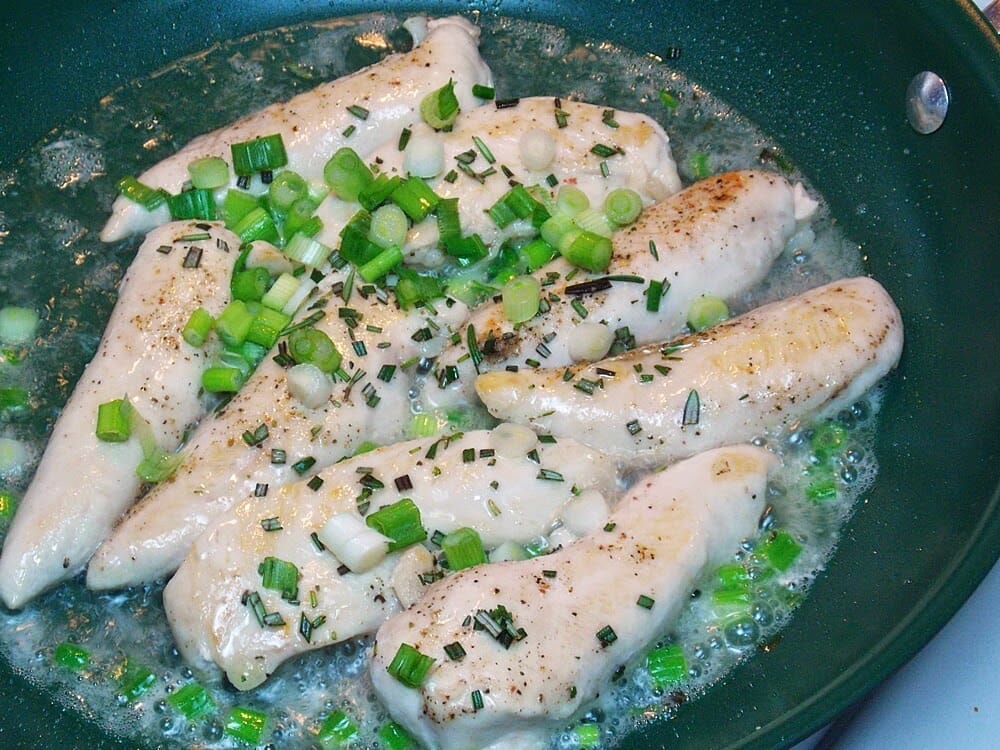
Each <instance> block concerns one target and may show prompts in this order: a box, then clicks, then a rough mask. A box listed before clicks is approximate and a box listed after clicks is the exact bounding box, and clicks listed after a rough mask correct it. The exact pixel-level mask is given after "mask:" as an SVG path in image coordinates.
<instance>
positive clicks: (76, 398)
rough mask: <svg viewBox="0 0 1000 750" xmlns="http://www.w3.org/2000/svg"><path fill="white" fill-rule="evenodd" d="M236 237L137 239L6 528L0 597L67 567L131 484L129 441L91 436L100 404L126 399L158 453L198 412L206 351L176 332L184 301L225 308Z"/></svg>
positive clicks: (24, 594) (36, 589) (177, 229)
mask: <svg viewBox="0 0 1000 750" xmlns="http://www.w3.org/2000/svg"><path fill="white" fill-rule="evenodd" d="M205 235H207V239H193V240H189V239H186V237H189V236H193V237H204V236H205ZM239 245H240V241H239V238H238V237H236V235H234V234H233V233H232V232H229V231H228V230H226V229H224V228H223V227H222V226H221V225H219V224H214V223H213V224H209V223H202V222H187V221H185V222H173V223H170V224H165V225H164V226H161V227H159V228H158V229H156V230H155V231H153V232H151V233H150V234H149V236H148V237H147V238H146V240H145V242H143V243H142V245H141V246H140V247H139V250H138V251H137V253H136V256H135V258H134V260H133V261H132V264H131V265H130V266H129V269H128V271H127V272H126V274H125V277H124V279H123V281H122V284H121V288H120V290H119V294H118V301H117V303H116V304H115V308H114V310H113V311H112V313H111V319H110V321H109V323H108V326H107V328H106V329H105V331H104V335H103V337H102V338H101V342H100V344H99V345H98V348H97V352H96V354H95V355H94V358H93V359H92V360H91V362H90V364H88V365H87V367H86V369H85V370H84V372H83V374H82V375H81V376H80V380H79V381H78V382H77V384H76V387H75V388H74V390H73V393H72V395H71V396H70V398H69V401H68V402H67V403H66V406H65V407H63V410H62V413H61V414H60V416H59V419H58V420H56V423H55V426H54V427H53V429H52V435H51V437H50V438H49V442H48V445H47V446H46V448H45V453H44V454H43V456H42V460H41V463H40V464H39V466H38V469H37V471H36V472H35V476H34V479H33V480H32V482H31V485H30V486H29V487H28V490H27V492H26V493H25V495H24V499H23V500H22V501H21V504H20V507H19V508H18V512H17V514H16V516H15V517H14V521H13V524H12V525H11V528H10V532H9V533H8V534H7V539H6V541H5V543H4V547H3V554H2V555H0V599H3V601H4V603H5V604H6V605H7V606H8V607H12V608H18V607H22V606H24V604H26V603H27V602H28V601H30V600H31V599H32V598H33V597H35V596H37V595H38V594H39V593H41V592H42V591H43V590H45V589H46V588H48V587H50V586H52V585H54V584H56V583H58V582H59V581H62V580H64V579H66V578H69V577H71V576H73V575H75V574H76V573H78V572H79V571H80V569H81V568H82V566H83V565H84V564H86V562H87V560H89V559H90V556H91V554H93V552H94V550H95V549H97V546H98V545H99V544H100V543H101V542H102V541H103V540H104V539H105V537H107V535H108V534H109V533H110V532H111V527H112V526H113V524H114V523H115V521H117V520H118V518H119V516H120V515H121V514H122V512H123V511H124V510H125V509H126V508H127V507H128V506H129V505H131V503H132V502H133V500H134V499H135V497H136V494H137V493H138V492H139V488H140V484H141V482H140V479H139V477H138V475H137V474H136V468H137V466H138V464H139V462H140V460H141V459H142V450H141V448H140V447H139V444H138V442H137V441H136V440H130V441H128V442H120V443H112V442H102V441H101V440H98V438H97V436H96V434H95V427H96V424H97V409H98V406H99V405H100V404H102V403H105V402H107V401H112V400H114V399H119V398H124V397H125V396H128V398H129V400H130V401H131V403H132V404H133V406H134V407H135V408H136V409H137V410H138V412H139V414H141V415H142V416H143V417H144V418H145V419H146V420H147V421H148V422H149V423H150V425H151V426H152V429H153V433H154V434H155V436H156V439H157V440H158V442H159V444H160V446H161V447H162V448H164V449H165V450H173V449H174V448H176V447H177V446H178V445H179V443H180V441H181V438H182V437H183V434H184V431H185V430H186V429H187V428H189V427H190V426H191V424H192V423H193V422H195V421H196V420H197V419H198V418H199V417H200V416H201V415H202V413H203V412H204V410H205V408H206V404H204V403H203V402H202V400H201V399H199V396H198V393H199V388H200V384H201V372H202V369H203V368H204V367H205V363H206V362H207V361H210V360H211V358H212V357H213V356H214V354H215V353H216V352H215V348H214V347H213V346H211V345H209V346H206V347H204V348H196V347H192V346H190V345H188V344H187V343H186V342H185V341H184V340H183V339H182V338H181V331H182V329H183V328H184V325H185V323H186V322H187V319H188V316H190V314H191V312H192V311H193V310H194V309H195V308H197V307H199V306H201V307H204V308H205V309H206V310H208V311H209V312H210V313H211V314H212V315H218V314H219V312H221V311H222V309H223V308H224V307H225V305H226V303H227V302H228V301H229V277H230V274H231V272H232V268H233V263H234V262H235V260H236V256H237V255H238V250H239ZM195 259H197V262H195Z"/></svg>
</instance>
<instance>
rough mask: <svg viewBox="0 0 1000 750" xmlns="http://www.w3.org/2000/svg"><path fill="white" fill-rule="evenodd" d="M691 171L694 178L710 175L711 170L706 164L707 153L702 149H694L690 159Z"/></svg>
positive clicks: (703, 177) (700, 178)
mask: <svg viewBox="0 0 1000 750" xmlns="http://www.w3.org/2000/svg"><path fill="white" fill-rule="evenodd" d="M690 164H691V173H692V174H693V175H694V178H695V179H696V180H704V179H706V178H708V177H711V176H712V170H711V169H710V168H709V166H708V154H706V153H705V152H703V151H695V152H694V153H693V154H691V159H690Z"/></svg>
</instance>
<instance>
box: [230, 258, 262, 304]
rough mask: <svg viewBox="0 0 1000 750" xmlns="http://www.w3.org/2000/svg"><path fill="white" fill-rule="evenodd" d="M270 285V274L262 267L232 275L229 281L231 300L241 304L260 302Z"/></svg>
mask: <svg viewBox="0 0 1000 750" xmlns="http://www.w3.org/2000/svg"><path fill="white" fill-rule="evenodd" d="M270 285H271V274H269V273H268V272H267V269H266V268H264V267H263V266H256V267H254V268H247V269H245V270H243V271H239V272H237V273H234V274H233V277H232V278H231V279H230V281H229V289H230V293H231V296H232V298H233V299H238V300H242V301H243V302H260V300H261V298H262V297H263V296H264V293H265V292H267V289H268V287H269V286H270Z"/></svg>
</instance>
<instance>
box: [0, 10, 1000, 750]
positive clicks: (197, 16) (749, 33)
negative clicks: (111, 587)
mask: <svg viewBox="0 0 1000 750" xmlns="http://www.w3.org/2000/svg"><path fill="white" fill-rule="evenodd" d="M373 5H374V4H365V3H359V2H329V3H327V2H313V1H310V0H302V1H299V2H291V1H287V0H286V1H282V2H268V3H259V4H246V3H237V2H233V1H232V0H222V1H220V2H217V3H213V4H212V5H211V6H203V5H202V4H200V3H196V2H190V1H189V2H185V1H181V0H170V1H166V2H153V1H152V0H143V1H140V2H133V3H129V4H124V5H120V4H118V3H114V2H110V1H108V0H98V1H96V2H94V1H92V2H87V3H83V2H75V3H70V4H65V3H63V2H56V1H55V0H42V1H40V2H35V3H32V4H30V6H28V4H5V7H4V8H3V10H2V11H0V17H2V18H3V20H4V24H3V26H4V28H5V30H6V31H7V36H6V39H5V42H4V47H5V51H4V55H3V57H4V62H3V66H2V69H0V92H2V93H3V96H2V97H0V129H2V131H3V138H2V139H0V166H9V165H11V164H13V163H14V161H15V159H16V156H17V154H18V153H20V152H21V151H23V150H24V149H25V148H27V147H28V146H30V145H31V144H32V143H33V142H34V141H35V140H37V139H38V138H39V137H41V136H42V135H44V133H45V132H46V131H47V130H49V129H50V128H52V127H54V126H56V125H57V124H59V123H60V122H61V121H63V120H64V119H65V118H67V117H68V116H69V115H70V114H71V113H73V112H75V111H77V110H79V109H80V108H82V107H84V106H86V105H89V104H90V103H92V102H93V101H94V100H96V99H97V98H98V97H99V96H100V95H102V94H103V93H106V92H107V91H108V90H110V89H112V88H115V87H116V86H118V85H120V83H122V82H123V81H124V80H127V79H129V78H132V77H135V76H141V75H144V74H147V73H149V72H151V71H152V70H155V69H156V68H158V67H160V66H162V65H163V64H165V63H166V62H168V61H170V60H173V59H175V58H177V57H180V56H182V55H184V54H189V53H191V52H194V51H197V50H198V49H201V48H204V47H206V46H208V45H209V44H211V43H212V41H213V40H217V39H228V38H232V37H235V36H240V35H243V34H246V33H249V32H251V31H254V30H258V29H264V28H270V27H273V26H278V25H282V24H287V23H294V22H298V21H304V20H308V19H311V18H320V17H324V16H328V15H348V14H353V13H357V12H362V11H364V10H365V9H366V8H369V9H370V8H372V7H373ZM579 5H580V4H576V3H574V4H568V3H563V4H560V3H557V2H494V3H485V4H477V3H456V2H424V3H409V2H400V3H394V6H396V7H397V8H400V9H413V10H426V11H429V12H431V13H435V14H441V13H446V12H450V11H454V10H456V9H457V10H461V11H468V10H470V9H474V8H476V7H477V6H482V9H483V10H484V11H485V12H497V11H499V12H502V13H506V14H510V15H515V16H521V17H526V18H530V19H532V20H538V21H543V22H549V23H554V24H557V25H561V26H566V27H569V28H573V29H576V30H578V31H580V32H581V33H582V34H584V35H586V36H589V37H591V38H607V39H609V40H612V41H614V42H617V43H620V44H623V45H625V46H628V47H631V48H632V49H635V50H640V51H647V52H649V53H652V54H656V55H660V56H665V55H666V50H667V48H669V47H674V46H676V47H680V48H681V50H682V54H681V56H680V58H679V59H678V60H676V61H673V62H674V64H676V66H677V67H678V68H679V69H680V70H682V71H683V72H684V73H686V74H687V75H688V76H689V77H690V78H691V79H692V80H694V81H696V82H698V83H700V84H701V85H703V86H705V87H706V88H707V89H709V90H711V91H713V92H715V93H717V94H719V95H720V96H721V97H722V98H724V99H726V100H728V101H730V102H732V103H733V104H734V105H736V106H737V107H738V108H739V109H740V110H741V111H742V112H743V113H744V114H746V115H747V116H748V117H749V118H750V119H752V120H754V121H755V122H757V123H758V124H760V125H761V126H762V127H763V129H764V130H765V131H766V132H768V133H769V134H770V135H771V136H773V137H774V139H775V140H776V141H777V142H778V143H781V144H782V146H783V147H784V149H785V150H786V152H787V153H788V155H789V156H790V157H791V158H792V160H793V161H795V162H796V163H797V164H798V165H800V166H801V167H802V169H803V170H804V171H805V172H806V174H808V176H809V178H810V179H811V181H812V182H813V184H814V185H815V186H816V187H817V189H819V190H820V191H821V192H822V193H823V194H824V195H825V196H826V198H827V200H828V201H829V202H830V205H831V209H832V211H833V213H834V215H835V216H837V217H839V219H840V221H841V223H842V225H843V227H844V230H845V233H846V234H847V236H849V237H851V238H852V239H854V240H856V241H857V242H858V243H859V244H860V245H861V246H862V251H863V253H864V255H865V256H866V259H867V267H868V270H869V272H870V273H871V274H872V275H873V276H874V277H875V278H877V279H878V280H879V281H881V282H882V283H883V284H884V285H885V286H886V288H887V289H888V290H889V291H890V293H891V294H892V295H893V297H894V298H895V299H896V301H897V303H898V305H899V307H900V309H901V310H902V312H903V317H904V322H905V324H906V332H907V344H906V351H905V353H904V357H903V361H902V363H901V366H900V369H899V372H898V373H897V374H895V375H894V376H893V378H892V382H891V385H890V388H889V390H888V393H887V396H886V400H885V403H884V406H883V409H882V414H881V419H882V422H883V426H882V429H881V431H880V445H879V455H880V461H881V474H880V477H879V481H878V483H877V485H876V487H875V488H874V490H873V491H872V492H871V493H870V496H869V497H868V499H867V502H864V503H862V504H860V505H859V507H858V508H857V510H856V512H855V514H854V516H853V517H852V519H851V521H850V522H849V524H848V527H847V529H846V530H845V532H844V535H843V537H842V540H841V542H840V545H839V549H838V551H837V553H836V555H835V556H834V559H833V560H832V562H831V563H830V565H829V566H828V568H827V570H826V572H825V573H824V574H823V575H821V576H820V578H819V580H818V581H817V582H816V584H815V585H814V587H813V589H812V594H811V596H810V597H809V598H808V600H807V601H806V603H805V604H804V605H803V606H802V607H801V608H800V609H799V610H798V612H797V613H796V615H795V617H794V618H793V619H792V621H791V623H790V624H789V625H788V626H787V627H786V629H785V630H784V631H783V635H782V637H781V639H780V642H779V643H778V644H776V647H774V648H770V649H768V650H767V651H766V652H762V653H760V654H758V655H757V656H756V657H755V658H753V659H751V660H750V661H748V662H747V663H745V664H743V665H742V666H741V667H739V668H738V669H737V670H735V671H734V672H732V673H731V674H730V675H729V676H728V677H727V678H726V680H725V681H724V682H722V683H721V684H719V685H717V686H716V687H715V688H713V689H712V690H711V691H710V692H709V693H708V694H707V695H706V696H704V697H703V698H701V699H699V700H698V701H695V702H693V703H691V704H688V705H685V706H683V707H682V708H681V710H679V712H678V713H677V715H676V716H675V717H674V718H672V719H671V720H670V721H667V722H660V723H657V724H651V725H649V726H648V727H646V728H645V729H643V730H642V731H640V732H639V733H637V734H636V735H635V736H634V737H633V738H632V739H631V741H629V742H626V743H625V745H624V746H625V747H629V748H652V747H671V748H681V747H683V748H722V747H730V748H735V747H774V746H781V745H784V744H787V743H790V742H793V741H795V740H797V739H799V738H801V737H803V736H805V735H807V734H808V733H810V732H811V731H812V730H814V729H815V728H817V727H818V726H820V725H822V724H823V723H824V722H826V721H828V720H829V719H830V718H832V717H833V716H834V715H835V714H836V713H837V712H838V711H840V710H842V709H843V708H845V707H846V706H848V705H849V704H850V703H851V702H853V701H854V700H856V699H858V698H860V697H861V696H862V695H864V693H866V692H867V691H868V690H870V689H871V688H872V687H874V686H875V685H876V684H878V682H880V681H881V680H882V679H884V678H885V677H886V676H887V675H888V674H889V673H890V672H891V671H892V670H894V669H895V668H896V667H898V666H899V665H900V664H902V663H903V662H905V661H906V660H907V659H908V658H909V657H910V656H912V655H913V654H914V653H915V652H916V651H917V650H918V649H919V648H920V647H921V646H922V645H923V644H924V643H925V642H926V641H927V640H928V639H929V638H930V637H931V636H932V635H933V634H934V633H935V632H936V631H937V630H938V629H939V628H940V627H941V626H942V625H943V624H944V623H945V622H946V621H947V619H948V618H949V617H950V616H951V615H952V614H953V613H954V611H955V610H956V609H957V608H958V607H959V606H960V604H961V603H962V601H964V599H965V598H966V597H967V596H968V594H969V593H970V592H971V591H972V590H973V588H974V587H975V585H976V584H977V583H978V582H979V580H980V579H981V578H982V576H983V575H984V574H985V573H986V572H987V571H988V570H989V568H990V566H991V565H992V564H993V563H994V562H995V560H996V558H997V554H998V550H1000V513H998V512H997V505H998V502H1000V497H998V486H997V484H998V467H1000V429H998V427H1000V383H998V378H997V369H998V368H997V365H998V354H997V352H1000V316H998V315H997V314H996V303H995V296H994V293H993V289H994V288H995V286H996V282H997V281H998V265H997V262H996V238H997V237H998V236H1000V214H998V213H997V212H996V211H995V210H994V211H993V212H992V213H990V203H991V202H992V203H993V204H994V205H995V203H996V200H997V197H998V196H1000V169H998V166H1000V165H998V163H997V158H996V156H995V154H996V151H995V141H996V138H995V133H996V123H998V122H1000V64H998V62H1000V43H998V41H997V36H996V34H995V33H994V32H993V31H992V30H991V29H990V28H989V27H988V26H987V25H986V24H985V22H984V21H982V19H981V18H980V17H979V16H978V15H977V14H976V12H975V11H974V9H973V8H972V6H971V5H970V4H968V3H964V4H955V5H952V4H945V3H938V2H933V1H932V0H916V1H910V2H885V3H877V4H872V5H871V7H868V4H856V3H847V2H844V3H840V2H827V3H803V4H801V6H798V5H796V6H793V7H786V4H784V3H780V2H767V1H766V0H759V1H758V0H744V1H743V2H739V3H736V2H732V3H730V2H722V3H700V2H694V1H690V2H688V1H678V2H671V3H660V2H654V1H645V0H636V1H634V2H601V1H595V2H589V3H586V4H585V5H586V6H587V9H586V10H585V11H584V12H580V11H579V10H578V8H579ZM12 6H13V7H12ZM925 69H929V70H933V71H935V72H937V73H939V74H940V75H941V76H942V77H943V78H944V79H945V80H946V81H947V83H948V86H949V88H950V92H951V96H952V107H951V112H950V113H949V116H948V118H947V120H946V122H945V124H944V127H943V128H942V129H941V130H940V131H938V132H937V133H935V134H933V135H931V136H920V135H917V134H916V133H915V132H914V131H913V130H911V129H910V127H909V126H908V124H907V123H906V119H905V115H904V106H903V105H904V91H905V89H906V86H907V83H908V82H909V80H910V78H911V77H912V76H913V75H914V74H916V73H917V72H919V71H921V70H925ZM0 689H2V692H3V694H4V696H5V699H6V706H5V710H4V712H3V718H2V719H0V745H2V746H3V747H12V748H13V747H17V748H35V747H38V748H42V747H46V748H47V747H53V746H55V747H87V748H95V749H97V748H101V749H104V748H107V749H108V750H110V749H112V748H115V749H117V748H125V747H127V746H128V745H125V744H122V743H119V742H116V741H114V740H112V739H109V738H107V737H105V736H103V735H102V733H100V732H99V731H98V730H96V729H95V728H94V727H93V725H91V724H89V723H87V722H84V721H81V720H80V719H79V717H78V716H77V715H76V714H72V713H69V712H65V711H63V710H62V709H59V708H57V707H55V706H54V705H53V704H52V703H51V702H50V701H49V700H48V699H47V698H46V697H45V696H43V695H39V694H37V693H35V692H34V691H33V690H32V689H30V688H29V687H28V686H27V685H26V683H25V682H24V681H23V680H22V679H20V678H19V677H18V676H16V675H13V674H11V672H10V670H9V668H8V667H7V666H6V665H5V664H4V665H0Z"/></svg>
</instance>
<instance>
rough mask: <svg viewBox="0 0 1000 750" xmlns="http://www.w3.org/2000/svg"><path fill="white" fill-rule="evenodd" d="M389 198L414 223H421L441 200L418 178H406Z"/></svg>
mask: <svg viewBox="0 0 1000 750" xmlns="http://www.w3.org/2000/svg"><path fill="white" fill-rule="evenodd" d="M389 198H390V200H391V201H392V202H393V203H395V204H396V205H397V206H399V207H400V208H401V209H403V211H404V212H405V213H406V215H407V216H409V217H410V219H412V220H413V221H414V222H418V221H423V220H424V219H425V218H426V217H427V215H428V214H429V213H430V212H431V211H433V210H434V208H435V207H436V206H437V204H438V202H440V200H441V197H440V196H439V195H438V194H437V193H435V192H434V191H433V190H431V188H430V187H428V185H427V183H426V182H424V181H423V180H422V179H420V178H419V177H407V178H406V179H405V180H403V181H402V182H400V183H399V185H397V186H396V188H395V189H394V190H393V191H392V194H391V195H390V196H389Z"/></svg>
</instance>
